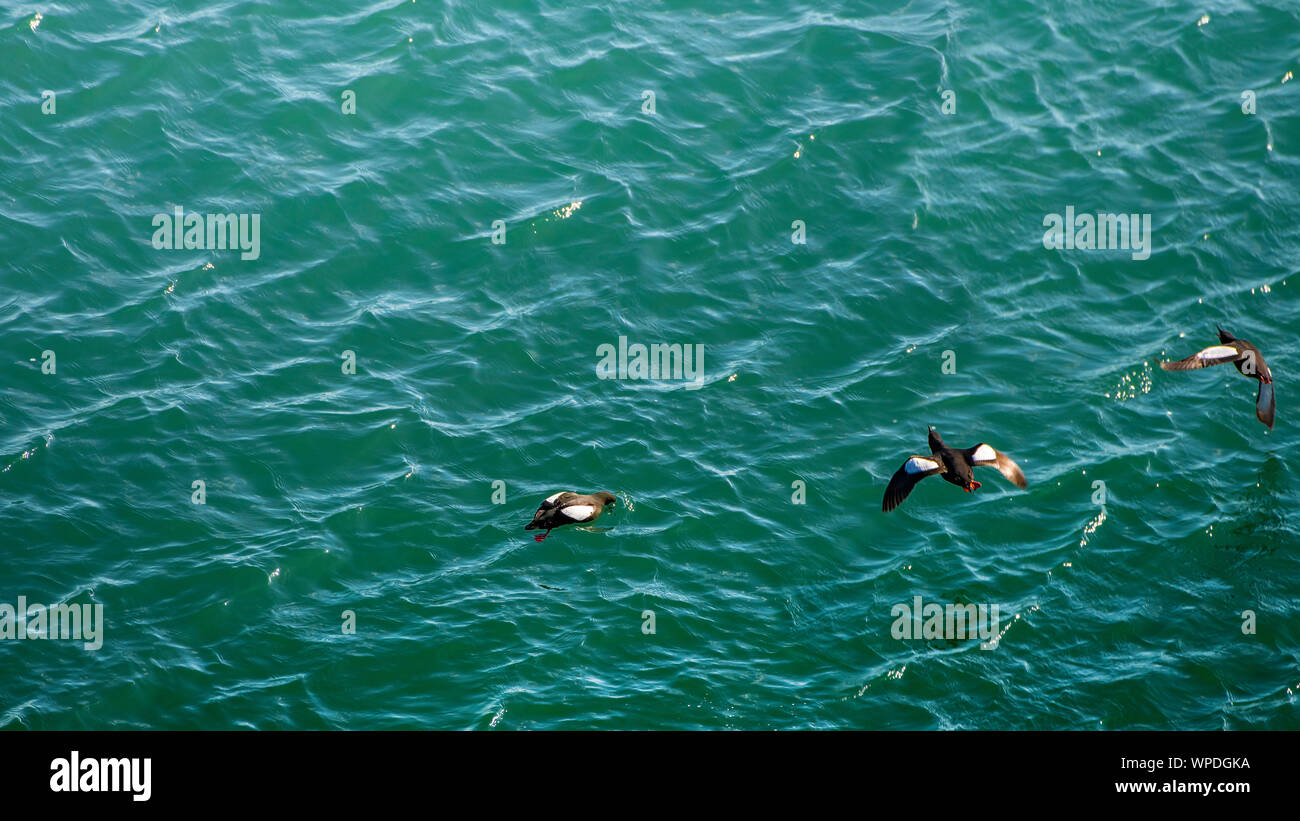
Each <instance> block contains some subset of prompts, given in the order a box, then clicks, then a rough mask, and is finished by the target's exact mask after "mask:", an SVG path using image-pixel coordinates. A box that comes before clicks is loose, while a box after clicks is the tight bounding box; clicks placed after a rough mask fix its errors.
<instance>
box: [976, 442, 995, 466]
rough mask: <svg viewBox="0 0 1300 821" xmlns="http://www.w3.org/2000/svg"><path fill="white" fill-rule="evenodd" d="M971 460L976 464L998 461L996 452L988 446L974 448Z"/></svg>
mask: <svg viewBox="0 0 1300 821" xmlns="http://www.w3.org/2000/svg"><path fill="white" fill-rule="evenodd" d="M971 458H972V459H974V460H975V461H976V462H996V461H997V460H998V452H997V451H996V450H994V449H993V448H991V447H989V446H988V445H980V446H979V447H977V448H975V452H974V453H972V454H971Z"/></svg>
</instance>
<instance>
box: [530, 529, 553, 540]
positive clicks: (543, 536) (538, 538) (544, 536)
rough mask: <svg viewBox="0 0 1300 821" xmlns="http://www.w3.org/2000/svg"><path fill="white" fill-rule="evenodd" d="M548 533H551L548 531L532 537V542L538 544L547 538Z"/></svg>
mask: <svg viewBox="0 0 1300 821" xmlns="http://www.w3.org/2000/svg"><path fill="white" fill-rule="evenodd" d="M550 533H551V531H549V530H548V531H546V532H545V533H538V534H537V535H536V536H534V537H533V541H535V542H540V541H542V540H543V539H545V538H546V537H547V536H549V535H550Z"/></svg>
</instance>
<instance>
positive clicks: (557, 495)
mask: <svg viewBox="0 0 1300 821" xmlns="http://www.w3.org/2000/svg"><path fill="white" fill-rule="evenodd" d="M563 495H564V491H563V490H561V491H560V492H559V493H552V494H551V495H550V496H547V497H546V501H547V502H554V501H555V500H556V499H558V498H560V497H561V496H563Z"/></svg>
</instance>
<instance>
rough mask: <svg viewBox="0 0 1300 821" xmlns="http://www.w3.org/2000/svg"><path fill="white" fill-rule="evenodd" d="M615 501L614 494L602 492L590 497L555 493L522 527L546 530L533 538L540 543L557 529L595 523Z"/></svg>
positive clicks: (563, 492)
mask: <svg viewBox="0 0 1300 821" xmlns="http://www.w3.org/2000/svg"><path fill="white" fill-rule="evenodd" d="M616 501H617V500H616V499H615V498H614V494H612V493H606V492H605V491H603V490H602V491H600V492H599V493H593V494H591V495H590V496H584V495H582V494H579V493H574V492H572V491H568V490H566V491H562V492H560V493H555V494H552V495H550V496H548V497H546V501H544V502H542V504H541V507H539V508H537V512H536V513H534V514H533V520H532V521H531V522H529V523H528V524H527V525H526V526H525V527H524V530H541V529H542V528H546V532H545V533H538V534H537V535H536V536H534V537H533V538H534V539H536V540H537V541H539V542H540V541H542V540H543V539H545V538H546V537H547V536H549V535H551V531H552V530H554V529H555V528H557V527H564V526H565V525H576V524H586V523H590V522H594V521H596V520H597V519H599V518H600V514H601V513H604V512H605V508H606V507H608V506H610V505H612V504H614V503H615V502H616Z"/></svg>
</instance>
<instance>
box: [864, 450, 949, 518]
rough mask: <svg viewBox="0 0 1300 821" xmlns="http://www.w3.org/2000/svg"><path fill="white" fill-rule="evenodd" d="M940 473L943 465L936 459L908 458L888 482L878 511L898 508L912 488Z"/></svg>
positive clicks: (923, 457) (925, 457)
mask: <svg viewBox="0 0 1300 821" xmlns="http://www.w3.org/2000/svg"><path fill="white" fill-rule="evenodd" d="M942 471H943V464H942V463H941V462H939V460H938V459H933V458H931V457H929V456H909V457H908V459H907V461H906V462H904V463H903V466H902V467H900V468H899V469H898V470H897V471H895V472H894V476H893V478H892V479H890V480H889V487H887V488H885V498H884V501H882V502H881V503H880V509H881V510H883V511H884V512H886V513H888V512H889V511H891V510H893V509H894V508H896V507H898V506H899V505H901V504H902V503H903V500H904V499H906V498H907V494H909V493H911V492H912V488H914V487H916V483H917V482H919V481H921V480H922V479H924V478H925V477H927V476H933V475H935V474H936V473H940V472H942Z"/></svg>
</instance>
